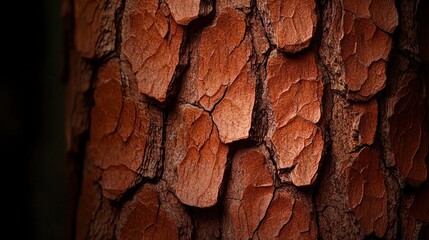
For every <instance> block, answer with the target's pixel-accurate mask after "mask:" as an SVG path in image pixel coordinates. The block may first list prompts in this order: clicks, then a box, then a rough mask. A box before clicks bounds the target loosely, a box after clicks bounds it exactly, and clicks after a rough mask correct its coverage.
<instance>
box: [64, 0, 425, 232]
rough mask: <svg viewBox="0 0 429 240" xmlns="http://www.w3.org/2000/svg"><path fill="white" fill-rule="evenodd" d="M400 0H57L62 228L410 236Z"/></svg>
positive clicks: (409, 13) (413, 104) (407, 51)
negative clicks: (67, 219) (67, 195)
mask: <svg viewBox="0 0 429 240" xmlns="http://www.w3.org/2000/svg"><path fill="white" fill-rule="evenodd" d="M418 2H419V1H418V0H413V1H393V0H364V1H353V0H332V1H314V0H286V1H280V0H257V1H250V0H219V1H212V0H200V1H198V0H185V1H174V0H160V1H157V0H128V1H121V0H109V1H104V2H103V1H98V0H91V1H82V0H73V1H72V6H73V9H74V11H72V13H73V16H72V17H73V18H72V19H74V23H73V27H74V28H73V29H74V46H73V49H70V52H69V58H70V59H69V63H70V66H69V69H70V71H68V74H69V75H68V92H67V107H66V118H67V122H66V138H67V151H68V155H70V156H73V158H72V159H73V160H74V161H76V159H78V160H79V159H80V160H81V162H80V164H82V165H81V166H79V165H78V163H76V165H75V169H77V170H76V171H77V174H76V175H75V176H74V177H72V178H71V179H74V180H75V181H76V182H75V184H74V185H75V186H77V190H76V189H75V190H74V191H75V193H74V196H77V197H76V199H74V201H75V203H76V204H75V206H76V208H75V209H73V211H74V212H75V215H74V218H73V220H72V221H73V222H74V225H73V226H72V227H73V229H72V231H71V232H74V235H73V236H70V238H72V239H365V238H371V239H372V238H380V239H425V237H427V236H428V233H429V227H428V223H429V207H428V206H429V205H428V204H427V199H428V198H429V195H428V194H429V183H428V180H427V164H428V151H429V134H428V128H429V122H428V120H429V115H428V109H429V105H428V104H429V97H428V95H427V92H428V90H427V87H428V86H429V85H428V82H429V81H428V79H427V77H428V76H429V74H427V73H428V72H429V71H427V63H426V62H425V56H427V54H428V53H427V46H423V47H420V46H419V42H422V40H421V39H418V36H419V35H418V33H417V32H416V29H421V26H420V25H418V24H419V22H418V21H420V20H419V19H422V17H421V16H420V15H418V16H417V13H418V12H419V13H420V12H421V10H420V9H419V8H418V7H419V5H418ZM419 26H420V27H419ZM422 36H425V35H422ZM425 51H426V52H425ZM76 166H77V167H76Z"/></svg>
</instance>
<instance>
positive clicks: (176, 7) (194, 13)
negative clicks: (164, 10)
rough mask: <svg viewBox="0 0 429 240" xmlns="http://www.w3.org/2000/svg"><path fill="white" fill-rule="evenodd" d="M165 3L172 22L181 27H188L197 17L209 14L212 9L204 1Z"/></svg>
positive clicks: (192, 0)
mask: <svg viewBox="0 0 429 240" xmlns="http://www.w3.org/2000/svg"><path fill="white" fill-rule="evenodd" d="M166 3H167V4H168V7H169V8H170V11H171V15H172V16H173V18H174V20H175V21H176V22H177V23H178V24H181V25H188V24H189V23H190V22H191V21H192V20H194V19H197V18H198V17H199V16H204V15H207V14H209V13H210V12H211V11H212V9H213V7H212V5H211V4H210V2H208V3H207V2H206V1H205V0H186V1H175V0H166Z"/></svg>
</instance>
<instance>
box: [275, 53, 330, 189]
mask: <svg viewBox="0 0 429 240" xmlns="http://www.w3.org/2000/svg"><path fill="white" fill-rule="evenodd" d="M318 75H319V73H318V70H317V67H316V61H315V57H314V54H313V53H311V52H309V53H305V54H304V55H303V56H300V57H298V58H288V57H286V56H283V55H282V54H280V53H273V54H271V56H270V57H269V60H268V66H267V85H268V95H269V100H270V104H271V107H272V111H273V112H272V115H274V116H273V118H272V129H271V131H270V132H271V134H270V135H271V137H270V139H271V141H272V144H273V148H274V149H275V152H276V155H277V157H276V158H275V160H276V162H277V168H278V169H279V170H285V169H290V172H289V173H288V174H286V181H292V182H293V183H294V184H295V185H296V186H305V185H310V184H312V183H313V182H314V180H315V179H316V176H317V171H318V168H319V163H320V160H321V156H322V151H323V139H322V133H321V131H320V129H319V128H318V126H317V125H316V123H317V122H318V121H319V119H320V116H321V100H322V94H323V85H322V82H321V79H320V77H319V76H318Z"/></svg>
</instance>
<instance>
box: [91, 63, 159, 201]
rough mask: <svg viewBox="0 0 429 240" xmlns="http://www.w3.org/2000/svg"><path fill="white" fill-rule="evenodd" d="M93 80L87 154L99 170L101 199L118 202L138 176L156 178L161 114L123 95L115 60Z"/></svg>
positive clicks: (137, 179) (103, 68) (138, 178)
mask: <svg viewBox="0 0 429 240" xmlns="http://www.w3.org/2000/svg"><path fill="white" fill-rule="evenodd" d="M97 79H98V82H97V87H96V89H95V93H94V100H95V106H94V108H93V110H92V112H91V129H90V141H89V142H90V145H89V155H90V157H91V159H92V160H93V161H94V165H95V166H97V167H99V168H100V169H102V170H103V172H102V175H101V180H100V182H101V186H102V188H103V194H104V196H105V197H107V198H109V199H118V198H120V197H121V196H122V195H123V194H124V193H125V191H126V190H127V189H129V188H130V187H132V186H134V185H135V184H136V183H138V182H139V181H140V180H141V178H142V177H147V178H154V177H156V176H158V174H159V170H160V169H159V168H160V165H161V139H162V113H161V111H160V110H158V109H156V108H155V107H151V106H149V105H147V104H145V103H136V102H134V100H132V99H129V98H127V97H125V96H123V94H122V85H121V80H120V73H119V64H118V62H117V61H116V60H111V61H109V62H108V63H107V64H106V65H104V66H102V67H101V68H100V70H99V73H98V77H97ZM149 139H150V141H149Z"/></svg>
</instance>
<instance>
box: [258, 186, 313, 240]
mask: <svg viewBox="0 0 429 240" xmlns="http://www.w3.org/2000/svg"><path fill="white" fill-rule="evenodd" d="M316 234H317V232H316V221H315V219H314V216H313V213H312V205H311V198H309V197H308V196H305V195H304V194H301V193H299V192H295V191H294V190H293V189H291V188H286V189H279V190H276V192H275V194H274V198H273V200H272V202H271V204H270V206H269V208H268V210H267V214H266V216H265V218H264V220H263V221H262V223H261V225H260V227H259V230H258V237H259V238H260V239H317V235H316Z"/></svg>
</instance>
